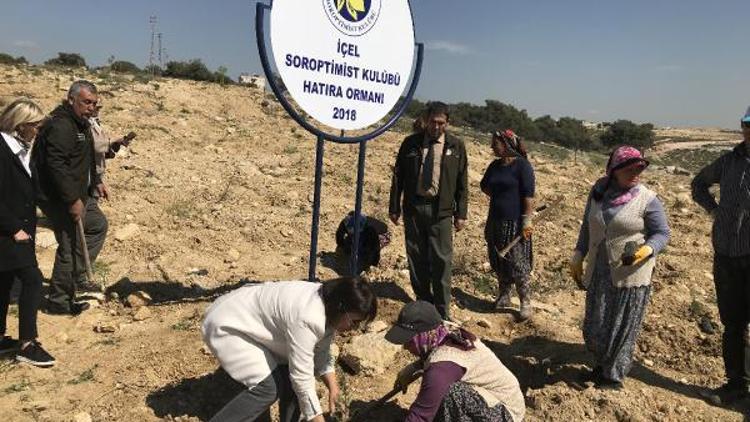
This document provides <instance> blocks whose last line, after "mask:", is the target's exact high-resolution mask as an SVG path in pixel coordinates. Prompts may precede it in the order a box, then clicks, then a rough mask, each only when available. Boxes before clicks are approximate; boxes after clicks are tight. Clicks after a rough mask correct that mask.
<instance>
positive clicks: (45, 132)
mask: <svg viewBox="0 0 750 422" xmlns="http://www.w3.org/2000/svg"><path fill="white" fill-rule="evenodd" d="M32 151H33V152H32V156H31V161H32V162H33V163H34V167H35V168H36V171H37V174H35V175H34V176H35V178H36V179H37V183H38V185H39V200H40V201H50V202H60V203H63V204H66V205H70V204H72V203H73V202H75V201H76V200H77V199H81V200H82V201H84V202H85V201H86V198H87V197H88V195H89V187H90V186H96V185H97V184H99V183H101V179H100V178H99V176H98V175H97V174H96V164H95V162H94V138H93V136H92V135H91V128H90V125H89V122H88V121H86V120H85V119H80V118H78V117H77V116H76V115H75V113H74V112H73V107H72V106H71V105H70V104H68V103H65V104H63V105H61V106H59V107H57V108H56V109H55V110H54V111H52V113H51V114H50V119H49V120H48V121H47V122H46V123H45V124H44V126H43V127H42V128H41V129H40V131H39V135H38V136H37V139H36V143H35V145H34V148H33V150H32ZM89 180H90V181H91V183H90V184H89Z"/></svg>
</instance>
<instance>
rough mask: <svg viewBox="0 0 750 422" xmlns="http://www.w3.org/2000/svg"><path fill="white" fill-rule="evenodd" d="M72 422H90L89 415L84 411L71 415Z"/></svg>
mask: <svg viewBox="0 0 750 422" xmlns="http://www.w3.org/2000/svg"><path fill="white" fill-rule="evenodd" d="M73 422H91V415H89V414H88V413H86V412H81V413H78V414H76V415H75V416H74V417H73Z"/></svg>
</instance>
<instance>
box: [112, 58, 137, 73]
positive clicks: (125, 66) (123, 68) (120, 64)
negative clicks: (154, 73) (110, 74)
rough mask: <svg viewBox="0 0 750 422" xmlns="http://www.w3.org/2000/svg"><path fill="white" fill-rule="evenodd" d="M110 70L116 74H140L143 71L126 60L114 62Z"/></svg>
mask: <svg viewBox="0 0 750 422" xmlns="http://www.w3.org/2000/svg"><path fill="white" fill-rule="evenodd" d="M109 68H110V69H111V70H112V71H114V72H120V73H139V72H140V71H141V69H139V68H138V66H136V65H135V64H133V63H131V62H128V61H124V60H117V61H115V62H112V64H111V65H109Z"/></svg>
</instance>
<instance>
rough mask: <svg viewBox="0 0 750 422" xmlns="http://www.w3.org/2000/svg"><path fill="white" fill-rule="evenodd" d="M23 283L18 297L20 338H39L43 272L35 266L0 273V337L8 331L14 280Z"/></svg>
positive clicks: (23, 339)
mask: <svg viewBox="0 0 750 422" xmlns="http://www.w3.org/2000/svg"><path fill="white" fill-rule="evenodd" d="M16 278H17V279H18V280H19V281H20V282H21V295H20V296H19V297H18V338H19V339H20V340H21V341H28V340H34V339H35V338H37V335H38V334H37V330H36V314H37V311H38V310H39V304H40V302H41V300H42V272H41V271H39V267H38V266H36V265H34V266H30V267H25V268H19V269H16V270H11V271H3V272H0V336H3V335H5V332H6V329H7V321H6V319H7V317H8V305H10V291H11V289H12V288H13V281H14V279H16Z"/></svg>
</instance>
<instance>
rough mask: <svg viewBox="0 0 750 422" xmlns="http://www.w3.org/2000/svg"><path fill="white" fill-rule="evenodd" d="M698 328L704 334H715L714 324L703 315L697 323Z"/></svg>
mask: <svg viewBox="0 0 750 422" xmlns="http://www.w3.org/2000/svg"><path fill="white" fill-rule="evenodd" d="M698 328H700V329H701V331H703V332H704V333H706V334H713V333H715V332H716V328H714V324H713V323H712V322H711V318H709V317H708V316H706V315H704V316H703V317H702V318H701V320H700V322H699V323H698Z"/></svg>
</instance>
